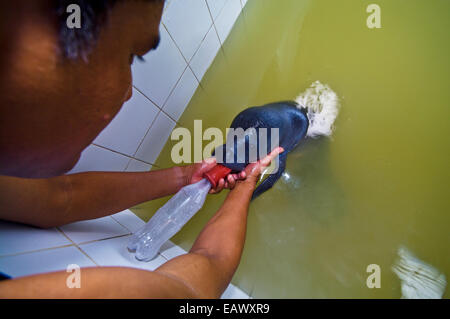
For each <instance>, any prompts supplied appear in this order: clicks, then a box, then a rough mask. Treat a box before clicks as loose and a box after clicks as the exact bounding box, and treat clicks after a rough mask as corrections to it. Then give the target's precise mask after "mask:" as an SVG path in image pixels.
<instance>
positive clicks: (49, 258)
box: [0, 210, 249, 299]
mask: <svg viewBox="0 0 450 319" xmlns="http://www.w3.org/2000/svg"><path fill="white" fill-rule="evenodd" d="M143 225H145V223H144V222H143V221H142V220H141V219H140V218H139V217H137V216H136V215H135V214H134V213H133V212H131V211H130V210H125V211H123V212H120V213H117V214H114V215H112V216H108V217H103V218H98V219H94V220H89V221H82V222H76V223H73V224H69V225H66V226H63V227H60V228H59V229H55V228H53V229H50V230H44V229H37V228H33V227H29V226H25V225H20V224H14V223H8V222H0V271H1V272H2V273H4V274H7V275H9V276H11V277H20V276H27V275H33V274H39V273H45V272H51V271H63V270H66V269H67V266H69V265H71V264H76V265H78V266H80V267H97V266H117V267H133V268H140V269H145V270H155V269H156V268H158V267H159V266H161V265H162V264H164V263H165V262H166V261H168V260H170V259H172V258H175V257H177V256H179V255H182V254H185V253H186V251H184V250H183V249H182V248H181V247H179V246H177V245H175V244H173V243H172V242H170V241H168V242H166V243H165V244H164V245H163V246H162V247H161V251H160V253H159V254H158V255H157V257H156V258H154V259H153V260H151V261H149V262H140V261H138V260H136V258H135V257H134V254H132V253H130V252H129V251H128V249H127V244H128V240H129V238H130V235H131V233H132V232H135V231H136V230H138V229H139V228H141V227H142V226H143ZM222 298H230V299H231V298H249V297H248V296H247V295H246V294H245V293H243V292H242V291H241V290H240V289H239V288H237V287H235V286H234V285H232V284H230V286H229V287H228V288H227V290H226V291H225V293H224V295H223V296H222Z"/></svg>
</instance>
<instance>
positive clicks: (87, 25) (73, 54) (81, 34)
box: [53, 0, 165, 60]
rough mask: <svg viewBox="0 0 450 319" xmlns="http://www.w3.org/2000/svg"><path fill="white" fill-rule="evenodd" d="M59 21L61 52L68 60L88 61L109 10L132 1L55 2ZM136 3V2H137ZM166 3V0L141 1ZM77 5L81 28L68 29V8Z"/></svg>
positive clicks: (73, 0)
mask: <svg viewBox="0 0 450 319" xmlns="http://www.w3.org/2000/svg"><path fill="white" fill-rule="evenodd" d="M53 1H54V8H55V14H56V16H57V21H58V30H59V42H60V47H61V52H62V54H63V56H64V57H66V58H68V59H78V58H82V59H84V60H87V56H88V54H89V53H90V52H91V50H92V49H93V47H94V46H95V43H96V41H97V37H98V34H99V31H100V29H101V27H102V25H103V24H104V23H105V22H106V20H107V18H108V12H109V10H110V9H111V8H112V7H113V6H114V5H115V4H116V3H117V2H119V1H132V0H53ZM135 1H136V0H135ZM141 1H149V2H157V1H161V2H164V1H165V0H141ZM71 4H76V5H78V6H79V7H80V11H81V12H80V13H81V28H73V29H71V28H68V27H67V18H68V17H69V15H70V14H71V13H70V12H69V13H68V12H67V7H68V6H69V5H71Z"/></svg>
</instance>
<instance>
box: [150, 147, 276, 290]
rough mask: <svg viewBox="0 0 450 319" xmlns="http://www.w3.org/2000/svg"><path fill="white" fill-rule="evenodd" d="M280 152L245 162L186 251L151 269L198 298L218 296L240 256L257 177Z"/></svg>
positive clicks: (235, 267)
mask: <svg viewBox="0 0 450 319" xmlns="http://www.w3.org/2000/svg"><path fill="white" fill-rule="evenodd" d="M281 152H283V149H282V148H281V147H279V148H277V149H275V150H274V151H273V152H272V153H271V154H269V155H268V156H267V157H266V158H264V159H262V160H261V161H260V162H258V163H254V164H250V165H249V166H247V168H246V169H245V172H246V175H247V178H246V179H245V180H243V181H238V182H237V183H236V187H235V188H234V189H233V190H232V191H231V192H230V193H229V194H228V196H227V198H226V200H225V202H224V203H223V204H222V206H221V207H220V209H219V210H218V211H217V213H216V214H215V215H214V216H213V217H212V218H211V220H210V221H209V222H208V223H207V224H206V226H205V227H204V228H203V230H202V231H201V233H200V235H199V236H198V237H197V239H196V241H195V243H194V245H193V246H192V248H191V250H190V251H189V253H188V254H185V255H182V256H179V257H176V258H174V259H171V260H170V261H168V262H166V263H165V264H163V265H162V266H161V267H159V268H158V269H156V270H155V272H156V273H159V274H163V275H166V276H168V277H170V278H173V279H176V280H179V281H180V282H183V283H185V285H186V286H188V287H189V288H190V289H191V290H192V291H194V292H195V294H196V295H198V296H200V297H202V298H219V297H220V296H221V295H222V293H223V292H224V291H225V289H226V287H227V286H228V284H229V283H230V281H231V279H232V277H233V275H234V273H235V271H236V269H237V267H238V265H239V262H240V259H241V255H242V250H243V248H244V242H245V234H246V230H247V214H248V207H249V205H250V199H251V198H252V195H253V191H254V189H255V186H256V183H257V181H258V178H259V176H260V174H261V172H262V171H263V170H264V169H265V168H266V167H267V166H269V164H270V162H271V161H272V160H273V159H274V158H275V157H276V156H278V154H280V153H281Z"/></svg>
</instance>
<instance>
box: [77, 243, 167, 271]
mask: <svg viewBox="0 0 450 319" xmlns="http://www.w3.org/2000/svg"><path fill="white" fill-rule="evenodd" d="M129 238H130V236H123V237H118V238H112V239H107V240H102V241H97V242H93V243H89V244H82V245H80V248H81V249H82V250H83V251H84V252H85V253H86V254H87V255H89V257H91V258H92V259H93V260H94V261H95V262H96V263H97V264H98V265H100V266H120V267H132V268H140V269H146V270H155V269H156V268H158V267H159V266H161V265H162V264H164V263H165V262H166V259H164V258H163V257H162V256H161V255H159V254H158V255H157V257H156V258H154V259H153V260H150V261H149V262H142V261H139V260H137V259H136V257H135V255H134V253H131V252H129V251H128V248H127V245H128V240H129Z"/></svg>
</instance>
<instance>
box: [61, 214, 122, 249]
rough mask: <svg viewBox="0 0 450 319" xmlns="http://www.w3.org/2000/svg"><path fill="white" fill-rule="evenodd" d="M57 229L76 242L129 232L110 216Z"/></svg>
mask: <svg viewBox="0 0 450 319" xmlns="http://www.w3.org/2000/svg"><path fill="white" fill-rule="evenodd" d="M59 229H61V231H62V232H64V234H65V235H66V236H67V237H69V238H70V239H71V240H72V241H73V242H74V243H76V244H79V243H85V242H89V241H93V240H100V239H106V238H111V237H116V236H121V235H126V234H129V233H130V231H129V230H128V229H126V228H125V227H123V226H122V225H120V224H119V223H118V222H116V221H115V220H114V219H113V218H111V217H110V216H106V217H102V218H97V219H91V220H83V221H80V222H75V223H72V224H68V225H64V226H61V227H59Z"/></svg>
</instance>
